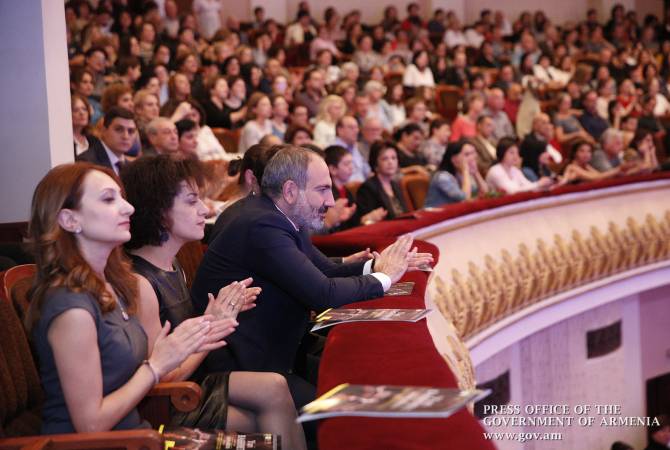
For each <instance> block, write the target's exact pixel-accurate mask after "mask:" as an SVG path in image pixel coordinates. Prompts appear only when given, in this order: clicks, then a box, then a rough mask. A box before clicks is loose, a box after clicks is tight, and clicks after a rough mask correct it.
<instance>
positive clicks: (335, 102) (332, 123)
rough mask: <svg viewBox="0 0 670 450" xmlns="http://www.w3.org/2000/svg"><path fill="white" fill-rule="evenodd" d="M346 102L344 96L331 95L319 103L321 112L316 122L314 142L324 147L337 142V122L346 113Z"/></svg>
mask: <svg viewBox="0 0 670 450" xmlns="http://www.w3.org/2000/svg"><path fill="white" fill-rule="evenodd" d="M346 108H347V106H346V104H345V103H344V100H343V99H342V97H340V96H338V95H329V96H328V97H326V98H324V99H323V100H322V101H321V104H319V113H318V114H317V115H316V122H315V123H314V143H315V144H316V145H318V146H320V147H322V148H326V147H328V146H329V145H333V143H334V142H335V139H336V138H337V137H336V132H335V127H336V125H337V122H338V121H339V120H340V119H341V118H342V117H344V115H345V114H346V112H347V111H346Z"/></svg>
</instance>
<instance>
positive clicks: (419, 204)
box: [400, 173, 430, 211]
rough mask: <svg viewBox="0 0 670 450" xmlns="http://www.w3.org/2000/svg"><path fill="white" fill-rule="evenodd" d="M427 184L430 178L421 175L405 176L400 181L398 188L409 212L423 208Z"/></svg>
mask: <svg viewBox="0 0 670 450" xmlns="http://www.w3.org/2000/svg"><path fill="white" fill-rule="evenodd" d="M429 184H430V178H429V177H428V176H427V175H425V174H421V173H412V174H407V175H405V176H403V177H402V178H401V179H400V188H401V189H402V193H403V196H404V197H405V203H406V204H407V207H408V208H409V209H410V210H412V211H414V210H417V209H420V208H423V202H424V201H425V200H426V194H427V193H428V185H429Z"/></svg>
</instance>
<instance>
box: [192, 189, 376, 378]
mask: <svg viewBox="0 0 670 450" xmlns="http://www.w3.org/2000/svg"><path fill="white" fill-rule="evenodd" d="M240 202H244V203H243V204H242V205H243V209H240V208H236V210H237V213H233V212H231V213H229V216H228V218H227V222H226V223H224V224H223V226H222V228H221V231H220V233H219V234H218V235H217V237H216V238H215V239H214V241H213V242H211V244H210V245H209V248H208V249H207V252H206V253H205V256H204V258H203V260H202V263H201V264H200V267H199V268H198V272H197V274H196V277H195V280H194V282H193V288H192V299H193V303H194V306H195V310H196V311H197V312H198V313H203V312H204V310H205V308H206V306H207V293H209V292H211V293H213V294H216V293H217V292H218V291H219V289H220V288H222V287H223V286H226V285H227V284H229V283H232V282H233V281H237V280H242V279H245V278H247V277H253V278H254V283H253V285H254V286H259V287H261V288H262V289H263V292H262V293H261V295H260V296H259V297H258V299H257V300H256V305H257V306H256V308H254V309H251V310H249V311H246V312H243V313H241V314H240V315H239V316H238V318H237V320H238V322H239V326H238V327H237V330H236V331H235V333H233V334H231V335H230V336H228V337H227V338H226V341H227V343H228V345H227V346H225V347H223V348H222V349H219V350H217V351H215V352H211V353H210V354H209V355H208V361H207V368H208V370H251V371H273V372H279V373H289V372H290V371H291V369H292V367H293V363H294V360H295V355H296V352H297V350H298V346H299V344H300V340H301V338H302V337H303V335H304V333H305V330H306V328H307V325H308V320H309V312H310V310H316V311H322V310H325V309H327V308H331V307H333V308H336V307H340V306H343V305H346V304H348V303H351V302H355V301H360V300H366V299H370V298H375V297H381V296H382V295H383V294H384V292H383V288H382V285H381V283H380V282H379V281H378V280H377V279H376V278H375V277H373V276H372V275H360V274H361V273H362V272H363V263H356V264H335V263H333V262H332V261H330V260H329V259H328V258H327V257H326V256H325V255H323V254H322V253H321V252H320V251H318V250H317V249H316V248H315V247H314V246H313V245H312V243H311V241H310V239H309V235H308V234H307V232H305V231H296V229H295V228H294V227H293V225H292V224H291V222H290V221H289V220H288V219H287V218H286V216H284V214H283V213H282V212H281V211H279V210H278V209H277V208H276V207H275V205H274V203H273V202H272V200H271V199H270V198H268V197H266V196H260V197H248V198H246V199H243V200H240ZM240 202H238V203H240ZM233 206H235V205H233ZM233 206H231V208H232V207H233ZM224 213H225V212H224ZM224 222H225V221H224Z"/></svg>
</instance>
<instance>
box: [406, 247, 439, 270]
mask: <svg viewBox="0 0 670 450" xmlns="http://www.w3.org/2000/svg"><path fill="white" fill-rule="evenodd" d="M417 250H418V248H416V247H414V248H413V249H412V251H410V252H409V257H408V260H407V271H408V272H414V271H416V270H430V268H431V267H432V266H431V265H432V264H433V262H435V260H434V259H433V255H432V254H431V253H418V252H417Z"/></svg>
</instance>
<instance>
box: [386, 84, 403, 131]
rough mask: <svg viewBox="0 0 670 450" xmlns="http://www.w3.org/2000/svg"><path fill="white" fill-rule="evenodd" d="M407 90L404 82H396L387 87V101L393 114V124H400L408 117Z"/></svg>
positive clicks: (395, 125) (394, 125)
mask: <svg viewBox="0 0 670 450" xmlns="http://www.w3.org/2000/svg"><path fill="white" fill-rule="evenodd" d="M404 97H405V91H404V89H403V86H402V83H398V82H396V83H395V84H391V85H389V86H388V87H387V90H386V98H385V102H386V104H387V105H388V107H389V112H390V114H391V125H392V126H393V127H397V126H400V124H402V123H403V122H404V121H405V120H406V119H407V112H406V110H405V103H404Z"/></svg>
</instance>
